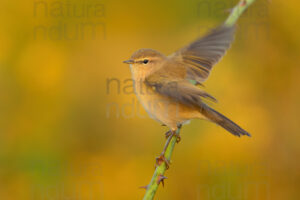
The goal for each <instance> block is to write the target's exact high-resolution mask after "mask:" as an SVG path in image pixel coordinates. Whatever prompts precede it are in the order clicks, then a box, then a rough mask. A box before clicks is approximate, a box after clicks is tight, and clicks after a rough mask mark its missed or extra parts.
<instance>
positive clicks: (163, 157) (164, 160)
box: [155, 154, 170, 169]
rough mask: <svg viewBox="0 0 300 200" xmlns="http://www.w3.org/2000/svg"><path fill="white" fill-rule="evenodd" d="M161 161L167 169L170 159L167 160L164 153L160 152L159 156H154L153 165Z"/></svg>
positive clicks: (158, 164) (159, 163) (157, 164)
mask: <svg viewBox="0 0 300 200" xmlns="http://www.w3.org/2000/svg"><path fill="white" fill-rule="evenodd" d="M162 163H165V164H166V169H169V167H170V161H168V160H167V159H166V157H165V155H164V154H160V156H159V157H157V158H156V164H155V167H157V166H160V165H161V164H162Z"/></svg>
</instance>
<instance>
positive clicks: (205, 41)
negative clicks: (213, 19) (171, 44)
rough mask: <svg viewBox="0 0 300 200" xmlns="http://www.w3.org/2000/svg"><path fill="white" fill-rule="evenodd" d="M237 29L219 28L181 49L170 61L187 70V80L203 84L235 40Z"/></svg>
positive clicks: (232, 27) (170, 57)
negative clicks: (181, 65)
mask: <svg viewBox="0 0 300 200" xmlns="http://www.w3.org/2000/svg"><path fill="white" fill-rule="evenodd" d="M234 31H235V27H234V26H231V27H228V26H224V25H222V26H219V27H218V28H216V29H214V30H212V31H211V32H209V33H208V34H207V35H205V36H204V37H202V38H199V39H197V40H196V41H194V42H192V43H191V44H190V45H188V46H186V47H184V48H182V49H179V50H178V51H176V52H175V53H174V54H172V55H170V56H169V59H171V60H173V61H175V62H178V63H181V64H183V65H184V67H185V68H186V74H185V78H186V79H189V80H194V81H196V82H197V83H199V84H201V83H202V82H204V81H205V80H206V79H207V78H208V76H209V73H210V71H211V69H212V67H213V66H214V65H215V64H216V63H217V62H218V61H219V60H220V59H221V58H222V57H223V55H224V54H225V52H226V50H227V49H228V48H229V47H230V44H231V42H232V41H233V39H234ZM174 66H175V67H176V65H174Z"/></svg>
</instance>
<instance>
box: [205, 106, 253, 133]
mask: <svg viewBox="0 0 300 200" xmlns="http://www.w3.org/2000/svg"><path fill="white" fill-rule="evenodd" d="M201 113H202V114H203V115H204V116H205V117H206V118H208V119H209V120H211V121H212V122H214V123H216V124H218V125H219V126H221V127H223V128H224V129H226V130H227V131H229V132H230V133H232V134H233V135H236V136H238V137H240V136H241V135H247V136H249V137H251V135H250V134H249V133H248V132H247V131H245V130H244V129H242V128H241V127H240V126H239V125H237V124H236V123H234V122H233V121H231V120H230V119H228V118H227V117H225V116H224V115H222V114H221V113H219V112H217V111H215V110H214V109H212V108H210V107H209V106H207V105H205V104H202V105H201Z"/></svg>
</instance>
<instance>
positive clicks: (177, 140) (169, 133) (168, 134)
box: [165, 130, 181, 143]
mask: <svg viewBox="0 0 300 200" xmlns="http://www.w3.org/2000/svg"><path fill="white" fill-rule="evenodd" d="M174 134H176V137H177V138H176V142H177V143H179V142H180V141H181V137H180V135H179V134H177V133H176V132H172V131H171V130H170V131H168V132H166V133H165V136H166V139H168V138H169V137H170V136H173V135H174Z"/></svg>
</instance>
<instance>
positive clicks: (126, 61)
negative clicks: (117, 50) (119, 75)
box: [123, 59, 134, 64]
mask: <svg viewBox="0 0 300 200" xmlns="http://www.w3.org/2000/svg"><path fill="white" fill-rule="evenodd" d="M123 63H126V64H133V63H134V60H131V59H130V60H125V61H123Z"/></svg>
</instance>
